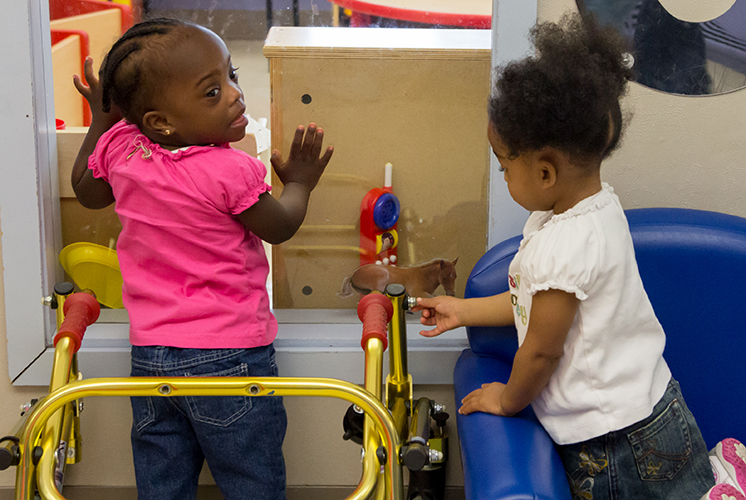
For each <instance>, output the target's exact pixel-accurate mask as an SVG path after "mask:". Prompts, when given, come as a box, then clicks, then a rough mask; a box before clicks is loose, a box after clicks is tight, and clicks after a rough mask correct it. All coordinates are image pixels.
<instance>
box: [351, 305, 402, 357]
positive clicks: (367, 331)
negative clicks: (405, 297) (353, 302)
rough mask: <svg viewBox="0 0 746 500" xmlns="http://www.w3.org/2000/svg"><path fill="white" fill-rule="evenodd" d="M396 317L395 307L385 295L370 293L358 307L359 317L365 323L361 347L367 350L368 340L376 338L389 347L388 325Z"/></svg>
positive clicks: (384, 347)
mask: <svg viewBox="0 0 746 500" xmlns="http://www.w3.org/2000/svg"><path fill="white" fill-rule="evenodd" d="M393 315H394V306H392V305H391V300H389V299H388V298H387V297H386V296H385V295H382V294H380V293H370V294H368V295H366V296H365V297H363V298H362V300H360V303H359V304H358V305H357V316H358V318H360V321H362V322H363V338H362V340H361V342H360V345H361V346H362V347H363V349H365V345H366V344H367V343H368V339H369V338H371V337H375V338H377V339H379V340H380V341H381V342H382V343H383V350H384V351H385V350H386V347H387V346H388V323H389V321H391V318H392V316H393Z"/></svg>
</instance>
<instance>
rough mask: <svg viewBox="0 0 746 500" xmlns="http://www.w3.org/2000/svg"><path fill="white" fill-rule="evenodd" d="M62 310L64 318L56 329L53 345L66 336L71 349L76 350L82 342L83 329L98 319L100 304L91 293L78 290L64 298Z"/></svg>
mask: <svg viewBox="0 0 746 500" xmlns="http://www.w3.org/2000/svg"><path fill="white" fill-rule="evenodd" d="M62 311H63V312H64V313H65V320H64V321H63V322H62V324H61V325H60V328H59V330H57V335H55V336H54V345H57V342H58V341H59V339H61V338H63V337H68V338H70V340H71V341H72V342H73V351H74V352H78V349H80V344H81V343H82V342H83V334H84V333H85V329H86V328H88V326H89V325H91V324H93V323H94V322H95V321H96V320H97V319H98V315H99V314H100V313H101V306H99V305H98V301H97V300H96V298H95V297H94V296H93V295H91V294H88V293H85V292H79V293H74V294H72V295H70V296H69V297H68V298H67V299H66V300H65V306H64V307H63V308H62Z"/></svg>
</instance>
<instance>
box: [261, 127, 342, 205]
mask: <svg viewBox="0 0 746 500" xmlns="http://www.w3.org/2000/svg"><path fill="white" fill-rule="evenodd" d="M304 133H305V137H304ZM323 142H324V131H323V130H322V129H320V128H318V129H317V128H316V124H315V123H310V124H309V125H308V130H307V131H306V130H305V129H304V127H303V125H300V126H298V128H297V129H295V136H294V137H293V144H292V146H290V154H289V155H288V159H287V161H284V162H283V161H282V157H281V156H280V152H279V151H277V150H275V151H273V152H272V158H271V159H270V161H271V163H272V168H274V170H275V173H276V174H277V177H279V178H280V180H281V181H282V183H283V184H288V183H290V182H297V183H300V184H303V185H305V186H307V187H308V188H309V189H311V190H313V188H315V187H316V183H318V182H319V178H320V177H321V174H323V173H324V169H325V168H326V165H327V164H328V163H329V160H330V159H331V157H332V153H333V152H334V148H333V147H331V146H330V147H328V148H327V149H326V152H325V153H324V156H320V155H321V148H322V146H323Z"/></svg>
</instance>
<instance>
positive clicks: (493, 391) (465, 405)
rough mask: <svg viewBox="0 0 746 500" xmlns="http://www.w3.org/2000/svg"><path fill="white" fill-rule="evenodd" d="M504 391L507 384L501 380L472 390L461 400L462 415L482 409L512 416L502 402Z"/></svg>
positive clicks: (485, 411)
mask: <svg viewBox="0 0 746 500" xmlns="http://www.w3.org/2000/svg"><path fill="white" fill-rule="evenodd" d="M503 391H505V384H502V383H500V382H492V383H491V384H482V387H481V388H480V389H476V390H474V391H472V392H470V393H469V394H467V395H466V397H464V399H462V400H461V408H459V410H458V412H459V413H460V414H461V415H468V414H469V413H474V412H475V411H481V412H484V413H491V414H493V415H501V416H512V415H511V414H509V413H506V412H505V411H504V410H503V408H502V405H501V404H500V397H501V396H502V393H503Z"/></svg>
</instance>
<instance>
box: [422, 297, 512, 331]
mask: <svg viewBox="0 0 746 500" xmlns="http://www.w3.org/2000/svg"><path fill="white" fill-rule="evenodd" d="M412 310H413V311H422V318H420V322H421V323H422V324H423V325H426V326H435V328H433V329H432V330H422V331H421V332H420V335H422V336H423V337H435V336H437V335H440V334H441V333H443V332H446V331H448V330H453V329H454V328H458V327H459V326H507V325H512V324H513V321H514V319H513V306H512V305H511V303H510V292H504V293H501V294H499V295H493V296H491V297H480V298H473V299H457V298H455V297H447V296H440V297H432V298H429V299H426V298H422V297H418V298H417V306H415V307H414V308H412Z"/></svg>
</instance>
